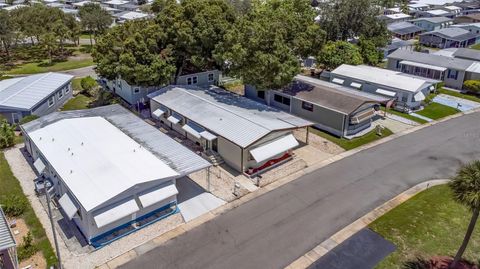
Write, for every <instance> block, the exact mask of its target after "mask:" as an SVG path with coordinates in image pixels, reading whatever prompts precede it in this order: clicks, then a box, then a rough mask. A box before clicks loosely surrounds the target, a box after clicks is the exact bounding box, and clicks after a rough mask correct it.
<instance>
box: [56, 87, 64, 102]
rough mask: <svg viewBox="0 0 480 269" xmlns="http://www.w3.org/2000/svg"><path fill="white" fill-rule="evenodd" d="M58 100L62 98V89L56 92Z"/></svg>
mask: <svg viewBox="0 0 480 269" xmlns="http://www.w3.org/2000/svg"><path fill="white" fill-rule="evenodd" d="M57 96H58V100H60V99H62V98H63V89H62V90H59V91H58V92H57Z"/></svg>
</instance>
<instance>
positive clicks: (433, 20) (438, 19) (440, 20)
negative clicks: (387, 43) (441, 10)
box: [410, 17, 453, 23]
mask: <svg viewBox="0 0 480 269" xmlns="http://www.w3.org/2000/svg"><path fill="white" fill-rule="evenodd" d="M410 21H411V22H415V21H428V22H431V23H444V22H449V21H453V20H452V19H450V18H447V17H422V18H418V19H413V20H410Z"/></svg>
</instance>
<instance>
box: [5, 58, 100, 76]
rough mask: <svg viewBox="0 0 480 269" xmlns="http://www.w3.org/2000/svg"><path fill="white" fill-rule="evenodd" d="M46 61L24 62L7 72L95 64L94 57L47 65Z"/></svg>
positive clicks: (24, 72) (53, 70)
mask: <svg viewBox="0 0 480 269" xmlns="http://www.w3.org/2000/svg"><path fill="white" fill-rule="evenodd" d="M45 63H46V61H41V62H35V63H27V64H22V65H19V66H17V67H15V68H13V69H11V70H9V71H7V74H10V75H20V74H37V73H45V72H57V71H65V70H70V69H77V68H82V67H87V66H91V65H94V63H93V59H92V58H88V59H82V60H68V61H65V62H54V63H53V64H52V65H47V64H45Z"/></svg>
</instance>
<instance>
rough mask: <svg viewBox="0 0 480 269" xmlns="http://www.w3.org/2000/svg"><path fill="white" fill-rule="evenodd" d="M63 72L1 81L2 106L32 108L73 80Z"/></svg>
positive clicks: (0, 96)
mask: <svg viewBox="0 0 480 269" xmlns="http://www.w3.org/2000/svg"><path fill="white" fill-rule="evenodd" d="M72 78H73V76H71V75H67V74H61V73H44V74H38V75H31V76H27V77H23V78H13V79H7V80H3V81H1V82H0V107H6V108H18V109H21V110H30V109H32V108H33V107H35V106H36V105H37V104H39V103H40V102H42V101H43V100H45V99H46V98H47V97H48V96H49V95H51V94H52V93H54V92H55V91H57V90H58V89H59V88H61V87H63V86H64V85H65V84H67V83H68V82H70V81H71V80H72Z"/></svg>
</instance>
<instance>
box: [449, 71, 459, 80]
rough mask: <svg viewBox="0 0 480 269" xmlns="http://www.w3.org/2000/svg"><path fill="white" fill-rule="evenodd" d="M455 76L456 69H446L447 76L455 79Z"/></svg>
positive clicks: (456, 75)
mask: <svg viewBox="0 0 480 269" xmlns="http://www.w3.org/2000/svg"><path fill="white" fill-rule="evenodd" d="M457 77H458V71H457V70H452V69H448V74H447V78H451V79H457Z"/></svg>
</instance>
